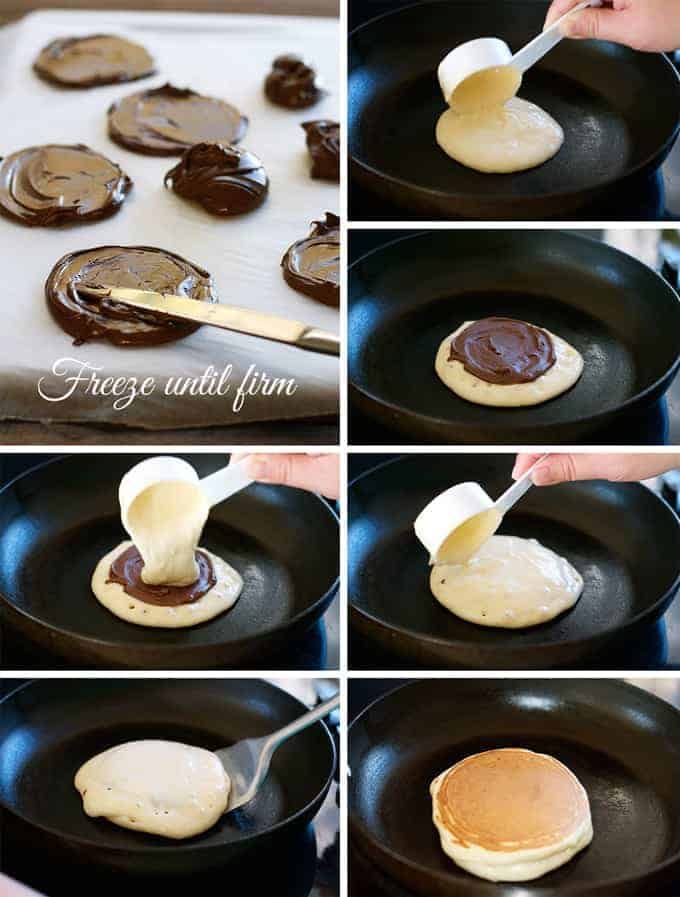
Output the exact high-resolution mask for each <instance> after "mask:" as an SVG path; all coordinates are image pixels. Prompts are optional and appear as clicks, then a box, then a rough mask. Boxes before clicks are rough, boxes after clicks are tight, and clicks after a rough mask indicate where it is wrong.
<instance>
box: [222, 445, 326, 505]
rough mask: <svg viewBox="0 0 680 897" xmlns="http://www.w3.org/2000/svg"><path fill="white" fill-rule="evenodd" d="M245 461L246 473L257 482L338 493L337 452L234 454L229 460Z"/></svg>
mask: <svg viewBox="0 0 680 897" xmlns="http://www.w3.org/2000/svg"><path fill="white" fill-rule="evenodd" d="M241 460H243V461H245V465H246V473H247V474H248V475H249V476H250V477H252V478H253V479H254V480H257V481H258V482H259V483H276V484H278V485H280V486H295V487H296V488H297V489H307V490H308V491H309V492H320V493H321V494H322V495H325V496H326V498H333V499H337V498H338V496H339V495H340V459H339V456H338V455H331V454H328V455H306V454H287V455H286V454H283V455H282V454H271V455H246V454H243V453H241V454H238V453H236V454H233V455H232V456H231V460H230V462H229V463H230V464H234V463H235V462H236V461H241Z"/></svg>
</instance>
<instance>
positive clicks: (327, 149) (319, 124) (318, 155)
mask: <svg viewBox="0 0 680 897" xmlns="http://www.w3.org/2000/svg"><path fill="white" fill-rule="evenodd" d="M302 127H303V128H304V129H305V132H306V134H307V149H308V150H309V155H310V156H311V159H312V169H311V171H310V174H311V176H312V177H313V178H319V179H320V180H324V181H335V182H336V183H338V182H339V181H340V125H339V124H338V123H337V122H336V121H327V120H326V119H319V120H318V121H305V122H303V123H302Z"/></svg>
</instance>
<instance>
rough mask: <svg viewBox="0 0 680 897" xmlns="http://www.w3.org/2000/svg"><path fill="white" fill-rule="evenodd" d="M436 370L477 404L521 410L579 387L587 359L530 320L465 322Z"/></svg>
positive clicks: (442, 347) (445, 348) (443, 351)
mask: <svg viewBox="0 0 680 897" xmlns="http://www.w3.org/2000/svg"><path fill="white" fill-rule="evenodd" d="M435 370H436V372H437V375H438V376H439V378H440V380H442V382H443V383H444V384H445V385H446V386H448V388H449V389H450V390H452V391H453V392H454V393H456V395H459V396H460V397H461V398H463V399H467V401H469V402H475V403H476V404H478V405H489V406H493V407H508V408H512V407H521V406H527V405H539V404H541V403H542V402H547V401H548V400H549V399H553V398H555V397H556V396H558V395H561V394H562V393H563V392H566V391H567V390H568V389H571V387H572V386H573V385H574V384H575V383H576V382H577V380H578V379H579V377H580V376H581V374H582V372H583V357H582V356H581V354H580V353H579V352H578V351H577V350H576V349H575V348H574V347H573V346H571V345H570V344H569V343H567V342H566V341H565V340H563V339H562V338H561V337H559V336H556V335H555V334H554V333H550V332H549V331H548V330H544V329H542V328H539V327H535V326H534V325H533V324H528V323H526V322H525V321H516V320H513V319H511V318H502V317H492V318H484V319H482V320H480V321H466V322H465V323H464V324H462V325H461V326H460V327H459V328H458V329H457V330H456V331H454V333H452V334H451V335H450V336H447V337H446V339H445V340H443V342H442V343H441V345H440V346H439V349H438V351H437V356H436V359H435Z"/></svg>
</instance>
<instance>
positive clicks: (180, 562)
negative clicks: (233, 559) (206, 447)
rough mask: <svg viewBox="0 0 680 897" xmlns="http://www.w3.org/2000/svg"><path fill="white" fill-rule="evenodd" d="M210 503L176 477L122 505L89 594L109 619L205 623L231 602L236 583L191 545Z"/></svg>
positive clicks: (223, 566)
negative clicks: (116, 533) (120, 530)
mask: <svg viewBox="0 0 680 897" xmlns="http://www.w3.org/2000/svg"><path fill="white" fill-rule="evenodd" d="M209 511H210V506H209V504H208V500H207V498H206V497H205V494H204V493H203V491H202V489H201V488H200V487H199V486H198V485H197V484H196V483H191V482H185V481H181V480H172V481H170V480H168V481H161V482H158V483H154V484H153V485H151V486H149V487H148V488H146V489H144V490H143V491H142V492H141V493H140V494H139V495H137V496H136V498H135V499H134V501H132V503H131V504H130V506H129V507H128V508H127V512H126V513H125V514H124V517H123V525H124V526H125V528H126V529H127V531H128V533H129V534H130V536H131V537H132V541H130V542H123V543H121V544H120V545H119V546H118V547H117V548H115V549H114V550H113V551H111V552H109V553H108V554H106V555H105V556H104V557H103V558H102V560H101V561H100V562H99V564H97V567H96V569H95V571H94V575H93V577H92V591H93V592H94V594H95V596H96V597H97V599H98V600H99V601H100V602H101V603H102V604H103V605H104V607H106V608H108V609H109V610H110V611H111V612H112V613H113V614H115V615H116V616H117V617H120V618H121V619H123V620H127V621H128V622H131V623H138V624H139V625H141V626H153V627H167V628H177V627H184V626H194V625H196V624H197V623H202V622H204V621H205V620H210V619H212V618H213V617H215V616H217V615H218V614H220V613H222V612H223V611H225V610H228V609H229V608H230V607H232V605H233V604H234V603H235V602H236V600H237V598H238V596H239V595H240V593H241V590H242V588H243V580H242V579H241V577H240V575H239V574H238V573H237V572H236V570H234V569H233V567H231V566H230V565H229V564H227V563H226V562H225V561H223V560H222V559H221V558H218V557H217V556H215V555H214V554H212V553H210V552H208V551H206V550H205V549H202V550H201V551H198V550H197V549H198V543H199V540H200V538H201V533H202V532H203V527H204V526H205V523H206V521H207V519H208V514H209Z"/></svg>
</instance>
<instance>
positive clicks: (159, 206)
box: [0, 10, 339, 429]
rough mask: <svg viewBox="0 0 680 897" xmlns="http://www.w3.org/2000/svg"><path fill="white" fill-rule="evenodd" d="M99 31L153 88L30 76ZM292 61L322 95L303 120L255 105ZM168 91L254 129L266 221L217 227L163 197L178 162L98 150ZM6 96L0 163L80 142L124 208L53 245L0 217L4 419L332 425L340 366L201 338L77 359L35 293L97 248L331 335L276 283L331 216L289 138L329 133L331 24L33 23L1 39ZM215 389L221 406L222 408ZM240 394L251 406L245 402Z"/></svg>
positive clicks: (206, 331)
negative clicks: (212, 105) (135, 95)
mask: <svg viewBox="0 0 680 897" xmlns="http://www.w3.org/2000/svg"><path fill="white" fill-rule="evenodd" d="M102 32H108V33H119V34H122V35H125V36H127V37H129V38H131V39H132V40H136V41H138V42H140V43H142V44H144V46H146V47H147V48H148V49H149V51H150V52H151V53H152V55H153V56H154V58H155V60H156V63H157V68H158V74H157V75H155V76H154V77H152V78H145V79H143V80H141V81H137V82H133V83H132V84H127V85H125V84H123V85H111V86H106V87H98V88H93V89H90V90H68V89H66V90H64V89H60V88H55V87H53V86H51V85H48V84H45V83H44V82H43V81H41V80H40V79H39V78H38V77H37V76H36V75H35V74H34V73H33V71H32V68H31V66H32V63H33V60H34V58H35V56H36V55H37V53H38V51H39V50H40V49H41V47H43V46H44V45H45V44H46V43H47V42H48V41H50V40H52V39H53V38H55V37H60V36H65V35H72V34H76V35H77V34H87V33H102ZM290 52H292V53H298V54H300V55H303V56H305V58H308V59H309V60H310V62H311V63H312V64H313V65H314V66H315V67H316V69H317V71H318V72H319V74H320V76H321V77H322V79H323V82H324V86H325V87H326V88H327V90H328V93H327V95H326V96H325V97H324V98H323V99H322V100H321V101H320V102H319V103H318V104H317V105H316V106H313V107H312V108H311V109H306V110H301V111H293V110H286V109H281V108H279V107H276V106H273V105H271V104H270V103H268V102H267V100H266V99H265V98H264V95H263V91H262V86H263V82H264V78H265V76H266V74H267V72H268V71H269V70H270V68H271V62H272V60H273V59H274V58H275V57H276V56H277V55H280V54H281V53H290ZM166 81H170V82H171V83H173V84H175V85H176V86H179V87H191V88H192V89H194V90H196V91H199V92H201V93H205V94H208V95H212V96H218V97H222V98H224V99H226V100H228V101H229V102H232V103H234V104H235V105H236V106H237V107H238V108H239V109H240V110H241V111H242V112H243V113H244V114H245V115H247V116H248V118H249V119H250V126H249V128H248V132H247V134H246V136H245V138H244V139H243V141H241V145H242V146H244V147H247V148H248V149H251V150H252V151H253V152H255V153H256V154H257V155H259V156H260V158H261V159H262V161H263V163H264V165H265V167H266V169H267V172H268V174H269V178H270V190H269V197H268V199H267V201H266V202H265V203H264V205H263V206H261V207H260V208H259V209H257V210H256V211H254V212H252V213H249V214H247V215H245V216H240V217H237V218H234V219H224V220H222V219H218V218H215V217H214V216H211V215H209V214H208V213H207V212H205V211H204V210H203V209H202V208H201V207H200V206H196V205H194V204H191V203H188V202H186V201H185V200H182V199H181V198H180V197H178V196H176V195H175V194H174V193H173V192H172V191H170V190H166V189H165V188H164V186H163V176H164V174H165V173H166V172H167V171H168V170H169V169H170V168H171V167H172V166H173V165H174V164H176V157H156V158H154V157H147V156H142V155H138V154H136V153H132V152H128V151H127V150H125V149H122V148H121V147H119V146H118V145H117V144H115V143H113V142H112V141H111V140H110V139H109V138H108V136H107V133H106V110H107V109H108V107H109V105H110V104H111V103H112V102H113V101H115V100H117V99H118V98H119V97H122V96H125V95H126V94H128V93H131V92H133V91H136V90H139V89H142V88H145V87H154V86H157V85H160V84H163V83H165V82H166ZM0 84H1V85H2V92H1V93H2V95H1V98H0V121H1V122H3V127H2V131H1V133H0V155H5V154H8V153H10V152H14V151H16V150H18V149H21V148H22V147H27V146H33V145H36V144H41V143H85V144H87V145H88V146H90V147H92V148H93V149H95V150H98V151H100V152H102V153H104V154H105V155H107V156H109V157H110V158H111V159H113V160H114V161H115V162H118V164H120V165H121V166H122V168H123V169H124V170H125V171H126V172H127V174H128V175H129V176H130V177H131V178H132V179H133V181H134V189H133V191H132V193H131V194H130V196H129V197H128V199H127V200H126V202H125V204H124V206H123V208H122V210H121V211H120V212H119V214H117V215H115V216H114V217H113V218H111V219H109V220H107V221H100V222H96V223H93V224H87V225H76V226H71V227H66V228H60V229H47V228H26V227H23V226H21V225H19V224H15V223H13V222H11V221H9V220H8V219H5V218H0V261H1V263H2V267H1V270H2V275H3V279H2V293H3V295H2V302H1V304H0V419H18V420H41V421H50V420H54V421H69V422H90V423H115V424H119V425H124V426H136V427H144V428H148V429H164V428H175V427H202V426H210V425H217V424H221V425H224V424H230V423H232V424H234V423H246V422H253V421H266V420H281V419H292V418H301V417H315V416H320V415H329V414H336V413H337V409H338V361H337V359H335V358H331V357H328V356H323V355H317V354H314V353H311V352H305V351H302V350H299V349H295V348H292V347H289V346H284V345H280V344H278V343H273V342H267V341H264V340H257V339H254V338H252V337H247V336H243V335H240V334H235V333H229V332H226V331H219V330H216V329H215V328H208V327H203V328H202V329H201V330H199V331H198V332H196V333H195V334H193V335H191V336H190V337H188V338H186V339H183V340H180V341H177V342H175V343H170V344H167V345H163V346H155V347H151V348H133V347H130V348H122V347H116V346H111V345H109V344H108V343H104V342H101V341H100V342H93V343H87V344H85V345H83V346H74V345H73V344H72V340H71V338H70V337H69V336H68V335H67V334H66V333H64V332H63V331H62V330H61V329H60V328H59V327H58V325H57V324H56V323H55V322H54V321H53V319H52V317H51V315H50V313H49V310H48V308H47V306H46V303H45V299H44V293H43V285H44V281H45V279H46V278H47V275H48V274H49V272H50V270H51V268H52V267H53V265H54V263H55V262H56V261H57V260H58V259H59V258H60V257H61V256H62V255H64V254H65V253H67V252H72V251H76V250H81V249H88V248H91V247H94V246H101V245H105V244H123V245H133V244H142V245H150V246H157V247H160V248H163V249H168V250H170V251H173V252H176V253H179V254H180V255H182V256H184V257H186V258H187V259H189V260H190V261H194V262H196V263H197V264H198V265H201V266H203V267H204V268H206V269H207V270H208V271H210V272H211V274H212V275H213V278H214V280H215V282H216V285H217V289H218V292H219V295H220V300H221V302H223V303H231V304H234V305H241V306H246V307H249V308H254V309H258V310H262V311H267V312H270V313H272V314H277V315H283V316H285V317H288V318H295V319H297V320H302V321H305V322H307V323H309V324H311V325H313V326H317V327H322V328H324V329H327V330H331V331H332V332H335V333H337V332H338V329H339V316H338V313H337V311H336V310H334V309H330V308H326V307H324V306H322V305H319V304H318V303H316V302H315V301H313V300H312V299H309V298H307V297H305V296H302V295H300V294H299V293H297V292H295V291H294V290H292V289H291V288H290V287H289V286H288V285H287V284H286V283H285V282H284V280H283V277H282V276H281V270H280V260H281V256H282V255H283V253H284V252H285V250H286V249H287V247H288V246H289V245H290V244H291V243H292V242H294V241H295V240H297V239H299V238H301V237H302V236H304V235H305V234H306V233H307V232H308V229H309V225H310V222H311V221H312V220H315V219H319V218H322V217H323V215H324V213H325V211H327V210H328V211H333V212H338V203H339V191H338V187H337V185H336V184H332V183H326V182H319V181H314V180H312V179H311V178H310V177H309V160H308V154H307V150H306V146H305V139H304V137H305V135H304V131H303V130H302V128H301V127H300V123H301V122H303V121H307V120H309V119H314V118H323V117H328V118H334V119H336V120H337V118H338V111H339V91H338V87H339V75H338V23H337V21H336V20H334V19H314V18H293V17H283V16H281V17H278V16H272V17H266V16H246V15H241V16H239V15H200V14H184V13H171V14H168V13H147V12H139V13H138V12H132V13H126V12H80V11H70V10H57V11H39V12H35V13H32V14H31V15H29V16H27V17H26V18H25V19H23V20H22V21H21V22H19V23H18V24H16V25H13V26H10V27H8V28H5V29H0ZM211 365H212V366H213V368H214V370H215V376H213V377H212V378H211V377H207V378H205V379H204V381H203V386H202V389H200V388H199V387H200V380H199V379H197V378H201V377H203V376H204V374H205V372H206V370H207V369H208V368H209V366H211ZM147 377H150V378H153V384H154V386H153V390H152V391H150V387H147V390H148V391H150V394H148V395H141V394H140V390H139V387H140V384H141V381H142V380H144V379H145V378H147ZM178 377H179V378H188V379H186V380H185V379H182V381H181V383H182V385H184V387H185V390H186V391H185V394H184V395H167V394H166V391H167V390H168V382H169V378H175V379H174V380H172V381H170V382H171V384H173V385H175V386H176V385H177V379H176V378H178ZM220 377H221V387H220V389H219V392H220V393H222V394H216V393H217V389H216V386H215V384H216V382H217V381H218V380H219V379H220ZM74 378H76V379H74ZM105 378H122V379H120V380H118V382H117V383H116V384H115V386H114V383H113V381H112V380H109V381H108V382H107V383H106V384H105V385H102V381H104V379H105ZM244 378H245V383H246V384H247V386H248V388H249V392H248V394H247V395H245V396H244V397H242V401H241V400H240V399H239V386H240V385H241V384H242V382H243V381H244ZM265 380H266V382H265ZM193 382H195V384H196V385H195V386H193V388H192V390H191V392H192V393H193V394H190V392H189V386H190V384H191V383H193ZM211 382H212V383H213V387H212V393H213V394H210V392H211V390H210V388H209V384H210V383H211ZM284 384H285V386H284ZM114 389H115V390H116V391H118V393H119V395H118V396H116V395H114V394H112V393H113V392H114ZM267 391H269V394H267ZM201 392H202V393H203V394H200V393H201ZM95 393H96V394H95ZM133 395H134V398H131V397H132V396H133ZM45 396H47V397H49V398H50V399H52V400H53V401H49V400H48V399H47V398H45ZM56 399H58V401H56Z"/></svg>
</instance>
